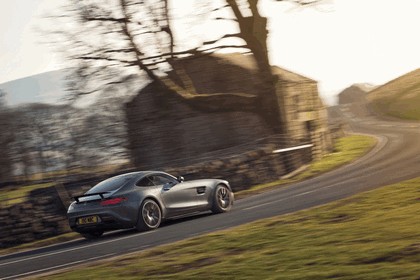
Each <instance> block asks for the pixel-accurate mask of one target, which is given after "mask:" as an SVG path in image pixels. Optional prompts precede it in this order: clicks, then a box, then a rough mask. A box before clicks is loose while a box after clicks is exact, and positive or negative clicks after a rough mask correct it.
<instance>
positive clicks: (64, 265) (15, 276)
mask: <svg viewBox="0 0 420 280" xmlns="http://www.w3.org/2000/svg"><path fill="white" fill-rule="evenodd" d="M112 255H114V254H113V253H112V254H107V255H103V256H99V257H93V258H89V259H85V260H80V261H75V262H71V263H66V264H60V265H57V266H52V267H48V268H43V269H39V270H33V271H29V272H26V273H22V274H17V275H12V276H8V277H5V278H2V280H6V279H13V278H20V277H25V276H29V275H31V274H38V273H41V272H45V271H49V270H56V269H59V268H63V267H66V266H72V265H75V264H80V263H83V262H89V261H94V260H98V259H102V258H107V257H110V256H112Z"/></svg>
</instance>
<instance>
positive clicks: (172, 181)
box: [155, 175, 178, 185]
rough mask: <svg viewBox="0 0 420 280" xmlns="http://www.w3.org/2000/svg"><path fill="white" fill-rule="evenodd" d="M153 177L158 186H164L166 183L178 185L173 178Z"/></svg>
mask: <svg viewBox="0 0 420 280" xmlns="http://www.w3.org/2000/svg"><path fill="white" fill-rule="evenodd" d="M155 177H156V178H158V180H159V185H165V184H167V183H172V184H173V185H175V184H177V183H178V181H177V180H175V179H174V178H171V177H168V176H164V175H159V176H155Z"/></svg>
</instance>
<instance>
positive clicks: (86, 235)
mask: <svg viewBox="0 0 420 280" xmlns="http://www.w3.org/2000/svg"><path fill="white" fill-rule="evenodd" d="M80 234H81V235H82V236H83V237H84V238H86V239H89V240H91V239H97V238H99V237H101V236H102V235H103V234H104V231H103V230H95V231H89V232H83V233H80Z"/></svg>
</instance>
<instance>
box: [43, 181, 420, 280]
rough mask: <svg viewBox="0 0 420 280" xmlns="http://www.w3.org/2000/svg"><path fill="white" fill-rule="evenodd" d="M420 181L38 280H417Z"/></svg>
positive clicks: (419, 275) (419, 251)
mask: <svg viewBox="0 0 420 280" xmlns="http://www.w3.org/2000/svg"><path fill="white" fill-rule="evenodd" d="M419 213H420V178H418V179H414V180H410V181H406V182H401V183H399V184H394V185H391V186H387V187H383V188H380V189H377V190H374V191H371V192H366V193H362V194H359V195H356V196H353V197H351V198H348V199H345V200H341V201H338V202H335V203H331V204H327V205H325V206H321V207H317V208H313V209H308V210H305V211H300V212H297V213H294V214H289V215H285V216H279V217H276V218H270V219H265V220H260V221H257V222H254V223H250V224H246V225H243V226H240V227H236V228H233V229H230V230H225V231H220V232H215V233H212V234H208V235H205V236H201V237H197V238H192V239H189V240H185V241H182V242H177V243H174V244H171V245H165V246H161V247H157V248H154V249H150V250H147V251H144V252H141V253H135V254H130V255H125V256H121V257H117V258H114V259H111V260H106V261H103V262H100V263H96V264H90V265H88V266H84V267H78V268H77V269H75V268H72V269H71V271H67V272H64V273H59V274H54V275H50V276H48V277H46V276H43V277H42V279H200V278H201V279H300V280H301V279H311V280H314V279H330V278H332V279H381V280H382V279H420V265H419V264H420V216H419Z"/></svg>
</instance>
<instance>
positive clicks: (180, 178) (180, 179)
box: [176, 176, 185, 183]
mask: <svg viewBox="0 0 420 280" xmlns="http://www.w3.org/2000/svg"><path fill="white" fill-rule="evenodd" d="M176 179H177V180H178V182H180V183H182V182H184V181H185V179H184V177H182V176H178V177H176Z"/></svg>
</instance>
